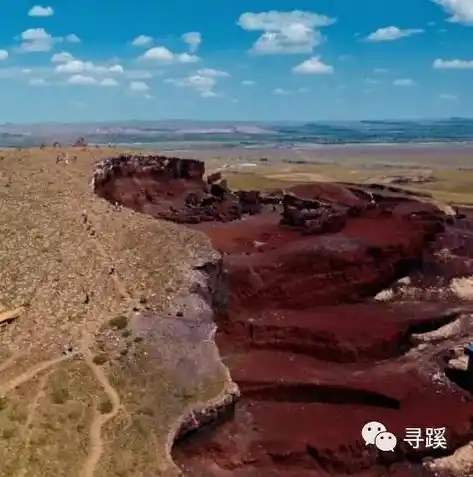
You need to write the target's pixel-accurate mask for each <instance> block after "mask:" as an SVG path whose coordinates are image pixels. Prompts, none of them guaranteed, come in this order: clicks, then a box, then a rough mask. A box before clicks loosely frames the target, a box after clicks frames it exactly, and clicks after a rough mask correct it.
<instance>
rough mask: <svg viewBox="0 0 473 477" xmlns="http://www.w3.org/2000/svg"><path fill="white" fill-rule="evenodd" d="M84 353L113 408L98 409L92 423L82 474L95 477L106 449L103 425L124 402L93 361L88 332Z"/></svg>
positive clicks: (85, 336) (86, 476)
mask: <svg viewBox="0 0 473 477" xmlns="http://www.w3.org/2000/svg"><path fill="white" fill-rule="evenodd" d="M82 353H83V355H84V360H85V363H86V365H87V366H88V367H89V368H90V370H91V371H92V373H93V374H94V376H95V378H96V379H97V381H98V382H99V383H100V385H101V386H102V388H103V390H104V391H105V393H106V394H107V397H108V399H109V400H110V402H111V404H112V410H111V411H110V412H109V413H107V414H100V413H99V411H98V410H96V411H95V415H94V418H93V420H92V424H91V425H90V431H89V435H90V449H89V453H88V455H87V459H86V461H85V463H84V467H83V468H82V473H81V476H82V477H93V475H94V472H95V468H96V467H97V464H98V462H99V460H100V456H101V455H102V452H103V449H104V444H103V440H102V427H103V426H104V425H105V424H106V423H107V422H108V421H110V420H111V419H113V418H114V417H115V416H116V415H117V413H118V412H119V410H120V409H121V408H122V404H121V401H120V396H119V395H118V393H117V391H116V390H115V388H114V387H113V386H112V385H111V384H110V381H109V379H108V378H107V376H106V375H105V372H104V370H103V368H102V367H101V366H99V365H96V364H95V363H94V362H93V356H92V352H91V350H90V335H89V334H88V333H85V334H84V339H83V342H82Z"/></svg>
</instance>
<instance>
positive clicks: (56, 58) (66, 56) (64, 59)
mask: <svg viewBox="0 0 473 477" xmlns="http://www.w3.org/2000/svg"><path fill="white" fill-rule="evenodd" d="M73 59H74V57H73V56H72V55H71V54H70V53H68V52H67V51H61V52H60V53H55V54H54V55H53V56H52V57H51V63H68V62H69V61H72V60H73Z"/></svg>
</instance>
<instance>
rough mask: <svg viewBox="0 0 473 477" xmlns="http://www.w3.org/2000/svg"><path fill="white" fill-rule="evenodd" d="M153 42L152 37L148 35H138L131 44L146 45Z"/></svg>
mask: <svg viewBox="0 0 473 477" xmlns="http://www.w3.org/2000/svg"><path fill="white" fill-rule="evenodd" d="M151 43H153V38H151V37H150V36H148V35H138V36H137V37H136V38H135V39H134V40H133V41H132V42H131V44H132V45H133V46H148V45H150V44H151Z"/></svg>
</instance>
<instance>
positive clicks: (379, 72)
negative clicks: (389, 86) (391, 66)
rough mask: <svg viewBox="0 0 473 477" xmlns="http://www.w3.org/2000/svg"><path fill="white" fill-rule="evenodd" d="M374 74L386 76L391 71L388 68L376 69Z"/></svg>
mask: <svg viewBox="0 0 473 477" xmlns="http://www.w3.org/2000/svg"><path fill="white" fill-rule="evenodd" d="M373 72H374V73H376V74H377V75H384V74H386V73H389V70H388V69H387V68H375V69H374V70H373Z"/></svg>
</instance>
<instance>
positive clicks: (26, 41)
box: [17, 28, 80, 53]
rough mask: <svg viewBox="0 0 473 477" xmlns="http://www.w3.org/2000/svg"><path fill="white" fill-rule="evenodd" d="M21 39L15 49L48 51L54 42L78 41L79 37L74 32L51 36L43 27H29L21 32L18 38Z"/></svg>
mask: <svg viewBox="0 0 473 477" xmlns="http://www.w3.org/2000/svg"><path fill="white" fill-rule="evenodd" d="M17 39H19V40H20V41H21V43H20V46H19V47H18V48H17V51H19V52H20V53H35V52H44V51H50V50H51V49H52V47H53V46H54V44H55V43H61V42H63V41H66V42H69V43H79V42H80V39H79V37H78V36H77V35H75V34H73V33H72V34H70V35H67V36H65V37H53V36H52V35H50V34H49V33H48V32H47V31H46V30H45V29H44V28H29V29H28V30H25V31H24V32H22V33H21V35H20V36H19V38H17Z"/></svg>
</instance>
